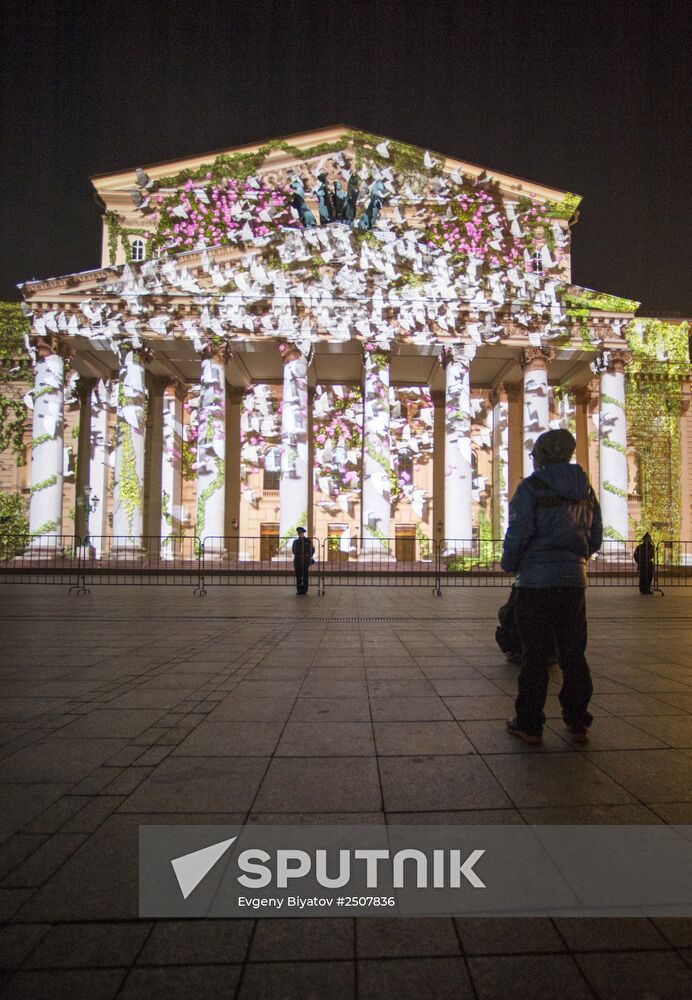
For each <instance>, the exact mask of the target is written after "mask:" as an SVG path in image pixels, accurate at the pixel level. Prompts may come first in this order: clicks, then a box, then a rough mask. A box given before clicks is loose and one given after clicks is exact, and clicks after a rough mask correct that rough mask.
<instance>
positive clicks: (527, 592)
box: [515, 587, 593, 733]
mask: <svg viewBox="0 0 692 1000" xmlns="http://www.w3.org/2000/svg"><path fill="white" fill-rule="evenodd" d="M517 590H518V594H517V602H516V610H515V615H516V623H517V628H518V630H519V637H520V639H521V645H522V655H521V670H520V671H519V693H518V695H517V700H516V702H515V708H516V720H517V721H516V724H517V728H518V729H521V730H523V731H524V732H527V733H540V732H541V731H542V729H543V723H544V722H545V715H544V713H543V708H544V706H545V699H546V695H547V693H548V666H549V663H550V660H551V658H552V657H553V656H554V649H555V647H556V646H557V657H558V662H559V664H560V669H561V670H562V674H563V682H562V690H561V691H560V704H561V706H562V717H563V719H564V720H565V723H566V725H567V726H568V727H569V728H570V729H584V728H588V727H589V726H590V725H591V723H592V721H593V716H592V715H591V714H590V713H589V712H588V710H587V709H588V704H589V700H590V698H591V694H592V692H593V684H592V683H591V673H590V671H589V665H588V663H587V662H586V657H585V655H584V654H585V651H586V593H585V591H584V589H583V588H582V587H518V588H517Z"/></svg>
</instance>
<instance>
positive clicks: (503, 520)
mask: <svg viewBox="0 0 692 1000" xmlns="http://www.w3.org/2000/svg"><path fill="white" fill-rule="evenodd" d="M491 402H492V406H493V535H494V536H495V538H504V536H505V532H506V531H507V524H508V521H509V398H508V396H507V390H506V388H505V386H504V385H502V384H501V385H498V386H496V387H495V389H494V390H493V394H492V396H491Z"/></svg>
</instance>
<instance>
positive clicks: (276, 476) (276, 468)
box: [262, 448, 281, 490]
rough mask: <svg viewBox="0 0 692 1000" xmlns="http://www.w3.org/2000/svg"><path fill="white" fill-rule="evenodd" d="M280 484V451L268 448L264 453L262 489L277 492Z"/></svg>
mask: <svg viewBox="0 0 692 1000" xmlns="http://www.w3.org/2000/svg"><path fill="white" fill-rule="evenodd" d="M280 483H281V449H280V448H268V449H267V451H266V452H265V453H264V475H263V477H262V488H263V489H265V490H278V489H279V486H280Z"/></svg>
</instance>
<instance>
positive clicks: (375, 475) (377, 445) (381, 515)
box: [362, 344, 393, 556]
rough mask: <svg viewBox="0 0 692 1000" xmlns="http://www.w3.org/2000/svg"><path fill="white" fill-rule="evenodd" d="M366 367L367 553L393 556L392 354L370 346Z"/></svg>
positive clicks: (366, 351)
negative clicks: (391, 539) (390, 410)
mask: <svg viewBox="0 0 692 1000" xmlns="http://www.w3.org/2000/svg"><path fill="white" fill-rule="evenodd" d="M363 364H364V390H363V488H362V518H363V531H362V538H363V543H364V544H363V554H364V555H365V556H368V555H374V554H377V555H378V556H381V555H382V554H386V555H393V552H392V551H391V548H392V546H390V545H389V543H388V542H387V541H386V539H388V538H389V536H390V532H391V524H390V521H391V479H390V472H391V468H392V463H391V456H390V442H389V352H388V351H385V350H381V349H380V348H371V347H370V346H369V345H367V344H366V345H365V348H364V350H363ZM373 539H375V540H376V541H373Z"/></svg>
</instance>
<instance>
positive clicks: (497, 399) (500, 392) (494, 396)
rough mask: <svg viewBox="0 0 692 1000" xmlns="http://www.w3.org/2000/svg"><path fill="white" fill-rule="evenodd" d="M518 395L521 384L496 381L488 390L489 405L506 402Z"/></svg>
mask: <svg viewBox="0 0 692 1000" xmlns="http://www.w3.org/2000/svg"><path fill="white" fill-rule="evenodd" d="M520 395H521V385H519V384H517V383H514V384H511V383H510V384H508V383H507V382H498V383H497V385H494V386H493V387H492V389H491V390H490V405H491V406H497V404H498V403H508V402H509V401H510V400H516V399H519V397H520Z"/></svg>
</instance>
